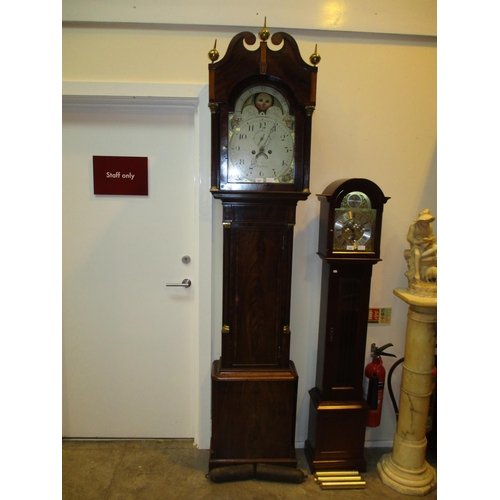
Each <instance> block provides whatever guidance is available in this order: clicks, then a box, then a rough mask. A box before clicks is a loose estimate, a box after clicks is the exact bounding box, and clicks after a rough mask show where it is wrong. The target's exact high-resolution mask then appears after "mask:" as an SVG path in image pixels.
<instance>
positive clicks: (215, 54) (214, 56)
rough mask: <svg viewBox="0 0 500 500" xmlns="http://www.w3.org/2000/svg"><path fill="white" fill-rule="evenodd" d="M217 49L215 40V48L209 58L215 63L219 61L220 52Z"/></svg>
mask: <svg viewBox="0 0 500 500" xmlns="http://www.w3.org/2000/svg"><path fill="white" fill-rule="evenodd" d="M215 47H217V39H215V43H214V48H213V49H212V50H211V51H210V52H209V53H208V58H209V59H210V60H211V61H212V62H215V61H217V59H219V51H218V50H217V49H216V48H215Z"/></svg>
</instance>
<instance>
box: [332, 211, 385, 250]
mask: <svg viewBox="0 0 500 500" xmlns="http://www.w3.org/2000/svg"><path fill="white" fill-rule="evenodd" d="M375 215H376V211H375V210H371V209H352V210H346V209H342V208H337V209H336V210H335V223H334V227H333V251H334V252H339V251H340V252H345V251H349V252H371V251H372V250H373V245H372V243H373V229H374V226H375Z"/></svg>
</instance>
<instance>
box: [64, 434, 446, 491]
mask: <svg viewBox="0 0 500 500" xmlns="http://www.w3.org/2000/svg"><path fill="white" fill-rule="evenodd" d="M390 451H391V450H390V449H383V448H367V449H366V451H365V458H366V460H367V471H366V472H363V473H361V476H362V479H363V480H364V481H366V487H365V488H364V489H359V490H334V491H332V490H322V489H321V488H320V487H319V485H318V484H317V483H315V482H314V478H313V475H312V474H311V473H310V471H309V468H308V465H307V461H306V459H305V455H304V452H303V450H301V449H299V450H297V459H298V468H300V469H302V470H303V471H304V472H305V473H306V474H307V479H306V480H305V481H304V482H303V483H301V484H287V483H276V482H267V481H258V480H256V479H250V480H246V481H238V482H226V483H213V482H211V481H210V480H209V479H207V478H206V477H205V475H206V474H207V472H208V458H209V452H208V450H198V449H197V448H196V447H194V446H193V443H192V441H190V440H166V439H165V440H130V441H129V440H119V441H72V440H69V441H63V445H62V478H63V483H62V498H63V500H160V499H169V500H170V499H172V500H177V499H179V500H181V499H182V500H184V499H187V500H188V499H189V500H190V499H193V500H194V499H220V500H232V499H235V500H260V499H262V500H278V499H283V500H284V499H287V500H294V499H306V498H325V499H328V498H332V499H337V500H346V499H349V500H358V499H359V500H361V499H388V500H390V499H403V498H405V499H407V500H408V499H411V498H418V497H412V496H408V495H403V494H401V493H398V492H396V491H394V490H393V489H391V488H389V487H388V486H386V485H384V484H383V483H382V482H381V481H380V478H379V477H378V473H377V462H378V461H379V459H380V457H381V456H382V455H383V454H384V453H389V452H390ZM427 460H428V462H429V463H430V464H431V465H432V466H433V467H435V468H437V460H436V453H435V452H434V451H433V450H432V449H428V450H427ZM438 481H439V478H438ZM423 498H425V499H429V500H435V499H436V498H437V492H436V491H432V492H430V493H428V494H427V495H426V496H425V497H423Z"/></svg>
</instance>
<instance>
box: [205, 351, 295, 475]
mask: <svg viewBox="0 0 500 500" xmlns="http://www.w3.org/2000/svg"><path fill="white" fill-rule="evenodd" d="M297 386H298V375H297V372H296V370H295V366H294V364H293V362H292V361H290V368H289V369H288V370H276V369H274V370H271V369H269V370H266V369H259V370H228V371H224V370H221V366H220V360H217V361H214V363H213V366H212V440H211V445H210V460H209V470H212V469H214V468H216V467H222V466H231V465H241V464H257V463H266V464H273V465H281V466H287V467H297V459H296V455H295V419H296V406H297Z"/></svg>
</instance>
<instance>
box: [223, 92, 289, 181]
mask: <svg viewBox="0 0 500 500" xmlns="http://www.w3.org/2000/svg"><path fill="white" fill-rule="evenodd" d="M294 123H295V121H294V118H293V116H290V114H289V106H288V102H287V100H286V99H285V98H284V96H283V95H282V94H281V93H280V92H279V91H277V90H276V89H275V88H273V87H270V86H268V85H255V86H253V87H250V88H249V89H247V90H245V91H244V92H243V93H242V94H241V95H240V96H239V97H238V99H237V100H236V104H235V110H234V113H229V124H228V125H229V127H228V130H229V138H228V139H229V140H228V182H229V183H280V184H292V183H293V181H294V152H295V134H294Z"/></svg>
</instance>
